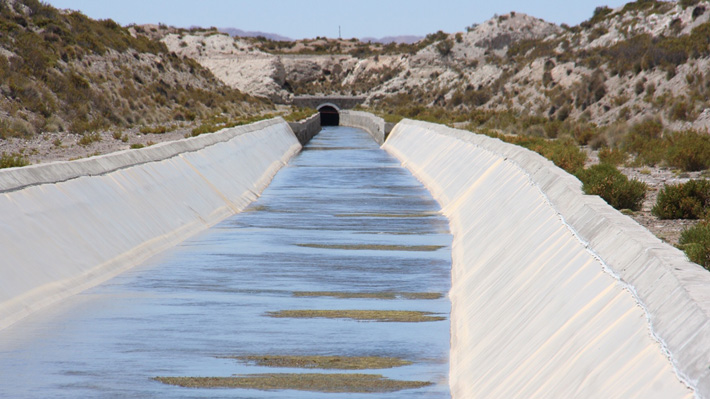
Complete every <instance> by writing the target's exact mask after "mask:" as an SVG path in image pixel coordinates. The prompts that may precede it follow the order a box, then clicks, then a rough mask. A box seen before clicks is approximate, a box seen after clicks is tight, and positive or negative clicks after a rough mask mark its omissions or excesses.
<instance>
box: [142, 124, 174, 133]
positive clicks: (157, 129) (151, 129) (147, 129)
mask: <svg viewBox="0 0 710 399" xmlns="http://www.w3.org/2000/svg"><path fill="white" fill-rule="evenodd" d="M175 129H176V127H175V126H173V125H170V126H165V125H157V126H143V127H141V128H140V129H139V131H140V132H141V134H163V133H167V132H170V131H173V130H175Z"/></svg>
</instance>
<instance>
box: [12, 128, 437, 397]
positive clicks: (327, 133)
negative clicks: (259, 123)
mask: <svg viewBox="0 0 710 399" xmlns="http://www.w3.org/2000/svg"><path fill="white" fill-rule="evenodd" d="M437 212H438V205H437V204H436V202H435V201H434V200H433V199H432V198H431V196H430V195H429V193H428V192H427V191H426V190H425V189H424V188H423V187H422V186H421V184H420V183H419V182H417V181H416V180H415V179H414V178H413V177H412V176H411V175H410V174H409V172H408V171H407V170H406V169H403V168H402V167H400V165H399V163H398V162H397V161H396V160H395V159H393V158H392V157H390V156H389V155H388V154H387V153H385V152H384V151H382V150H380V149H379V148H378V147H377V145H376V144H375V142H374V141H373V140H372V139H370V137H369V136H368V135H367V133H365V132H363V131H362V130H358V129H353V128H346V127H326V128H324V130H323V131H322V132H321V133H320V134H319V135H318V136H316V137H315V138H314V139H313V140H312V141H311V143H309V145H308V146H307V147H306V149H305V150H304V151H303V152H302V153H301V154H299V155H298V156H297V157H295V158H294V159H293V160H292V161H291V163H290V164H289V166H287V167H286V168H284V169H282V170H281V171H280V172H279V173H278V175H277V176H276V177H275V179H274V181H273V182H272V184H271V185H270V186H269V187H268V188H267V189H266V191H264V193H263V195H262V196H261V197H260V198H259V200H258V201H256V202H255V203H253V204H252V205H251V206H250V207H249V209H247V210H246V211H245V212H243V213H241V214H239V215H236V216H234V217H232V218H230V219H228V220H225V221H224V222H222V223H220V224H219V225H217V226H215V227H214V228H212V229H210V230H209V231H206V232H204V233H202V234H200V235H198V236H196V237H193V238H192V239H190V240H188V241H186V242H184V243H182V244H181V245H179V246H177V247H176V248H174V249H172V250H169V251H166V252H165V253H163V254H161V255H159V256H157V257H155V258H154V259H151V260H150V261H149V262H147V263H146V264H144V265H142V266H139V267H137V268H134V269H132V270H131V271H129V272H127V273H125V274H123V275H121V276H119V277H117V278H114V279H113V280H111V281H109V282H108V283H106V284H103V285H101V286H98V287H95V288H93V289H91V290H88V291H86V292H84V293H82V294H80V295H76V296H74V297H72V298H70V299H67V300H65V301H63V302H62V303H60V304H58V305H56V306H53V307H51V308H49V309H46V310H44V311H42V312H39V313H37V314H35V315H33V316H31V317H29V318H27V319H25V320H23V321H21V322H20V323H17V324H15V325H14V326H12V327H10V328H8V329H5V330H3V331H0V397H2V398H50V397H51V398H152V397H161V398H162V397H171V398H445V397H450V395H449V390H448V381H447V380H448V351H449V321H448V314H449V310H450V305H449V302H448V299H447V297H446V293H447V292H448V290H449V287H450V262H451V261H450V258H451V257H450V243H451V237H450V235H449V234H448V225H447V222H446V220H445V218H444V217H443V216H441V215H439V214H438V213H437ZM383 292H388V293H398V294H395V295H394V297H395V298H394V299H383V298H367V297H365V298H362V297H359V298H358V297H356V298H353V297H352V296H351V295H348V293H383ZM403 293H430V294H429V296H432V295H431V294H433V293H439V294H442V295H443V296H442V297H441V298H439V299H430V298H429V299H418V298H419V297H416V296H415V299H411V297H408V296H407V295H406V294H403ZM378 295H379V294H378ZM343 296H344V297H343ZM433 296H435V295H433ZM284 310H404V311H423V312H431V314H433V315H435V316H440V317H443V319H444V320H440V321H425V322H382V321H362V320H353V319H346V318H334V319H331V318H291V317H285V318H276V317H271V316H270V313H269V312H278V311H284ZM272 315H273V314H272ZM245 355H303V356H307V355H308V356H310V355H321V356H388V357H397V358H402V359H405V360H408V361H411V362H412V364H411V365H406V366H402V367H396V368H389V369H377V370H356V371H349V370H346V371H343V370H313V369H308V370H304V369H297V368H273V367H263V366H257V365H254V364H253V363H248V362H247V363H245V362H244V361H239V360H235V359H233V358H228V357H231V356H245ZM260 373H367V374H381V375H383V376H385V377H387V378H390V379H393V380H415V381H427V382H432V383H433V384H432V385H429V386H426V387H423V388H416V389H409V390H402V391H397V392H390V393H374V394H372V393H370V394H364V393H337V394H334V393H313V392H303V391H296V390H278V391H261V390H252V389H224V388H220V389H203V388H183V387H179V386H173V385H168V384H164V383H161V382H158V381H156V380H154V379H153V377H156V376H220V377H229V376H234V375H244V374H260Z"/></svg>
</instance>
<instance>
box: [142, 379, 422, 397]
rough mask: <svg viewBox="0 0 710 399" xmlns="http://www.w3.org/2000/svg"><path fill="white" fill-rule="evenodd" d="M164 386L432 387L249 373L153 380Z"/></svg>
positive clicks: (340, 389) (374, 389) (352, 389)
mask: <svg viewBox="0 0 710 399" xmlns="http://www.w3.org/2000/svg"><path fill="white" fill-rule="evenodd" d="M155 380H156V381H160V382H162V383H164V384H170V385H177V386H181V387H186V388H242V389H258V390H262V391H270V390H277V389H293V390H298V391H310V392H334V393H335V392H348V393H378V392H395V391H401V390H404V389H415V388H421V387H425V386H428V385H432V383H431V382H426V381H398V380H390V379H387V378H385V377H383V376H381V375H377V374H252V375H245V376H236V377H155Z"/></svg>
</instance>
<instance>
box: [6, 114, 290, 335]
mask: <svg viewBox="0 0 710 399" xmlns="http://www.w3.org/2000/svg"><path fill="white" fill-rule="evenodd" d="M300 149H301V145H300V144H299V143H298V140H297V139H296V136H295V135H294V133H293V132H292V131H291V129H290V128H289V126H288V124H287V123H286V122H284V121H283V119H281V118H277V119H272V120H268V121H262V122H257V123H254V124H251V125H247V126H239V127H235V128H231V129H225V130H222V131H220V132H217V133H212V134H205V135H201V136H198V137H195V138H190V139H185V140H180V141H177V142H170V143H162V144H156V145H153V146H150V147H147V148H144V149H140V150H127V151H121V152H117V153H112V154H108V155H104V156H98V157H92V158H89V159H84V160H77V161H71V162H55V163H51V164H45V165H35V166H28V167H24V168H15V169H5V170H1V171H0V221H1V222H0V223H1V224H0V254H2V256H0V328H4V327H7V326H9V325H10V324H12V323H14V322H16V321H17V320H19V319H21V318H23V317H25V316H27V315H28V314H30V313H32V312H33V311H35V310H37V309H39V308H42V307H44V306H46V305H49V304H51V303H54V302H56V301H58V300H60V299H62V298H65V297H67V296H69V295H72V294H75V293H78V292H80V291H82V290H84V289H86V288H89V287H91V286H94V285H96V284H99V283H101V282H103V281H105V280H107V279H109V278H111V277H113V276H115V275H117V274H119V273H121V272H122V271H124V270H126V269H128V268H130V267H132V266H135V265H137V264H140V263H141V262H143V261H145V260H146V259H148V258H149V257H151V256H152V255H155V254H156V253H158V252H160V251H162V250H164V249H167V248H169V247H171V246H173V245H175V244H177V243H178V242H180V241H182V240H184V239H185V238H187V237H189V236H191V235H194V234H195V233H197V232H199V231H202V230H205V229H206V228H208V227H210V226H212V225H214V224H215V223H217V222H219V221H221V220H223V219H224V218H226V217H228V216H230V215H232V214H234V213H236V212H239V211H241V210H242V209H244V208H245V207H246V206H247V205H248V204H249V203H250V202H252V201H253V200H254V199H256V198H257V196H258V195H259V194H260V193H261V191H262V190H263V189H264V188H265V187H266V186H267V185H268V184H269V182H270V181H271V179H272V177H273V176H274V174H276V172H277V171H278V170H279V169H280V168H281V167H282V166H284V164H285V163H286V162H287V161H288V160H289V159H290V158H291V157H292V156H293V155H294V154H296V153H298V151H300Z"/></svg>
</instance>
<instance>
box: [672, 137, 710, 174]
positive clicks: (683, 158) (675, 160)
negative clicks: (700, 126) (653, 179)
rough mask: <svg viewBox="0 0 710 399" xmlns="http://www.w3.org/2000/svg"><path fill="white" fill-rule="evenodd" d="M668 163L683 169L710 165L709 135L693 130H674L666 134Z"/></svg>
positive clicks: (697, 168) (690, 169) (702, 167)
mask: <svg viewBox="0 0 710 399" xmlns="http://www.w3.org/2000/svg"><path fill="white" fill-rule="evenodd" d="M666 141H667V142H668V145H667V146H668V150H667V152H666V161H667V162H668V165H670V166H672V167H676V168H679V169H681V170H683V171H696V170H704V169H708V168H709V167H710V136H708V135H706V134H702V133H698V132H696V131H694V130H688V131H684V132H674V133H671V134H669V135H667V136H666Z"/></svg>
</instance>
